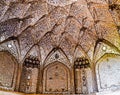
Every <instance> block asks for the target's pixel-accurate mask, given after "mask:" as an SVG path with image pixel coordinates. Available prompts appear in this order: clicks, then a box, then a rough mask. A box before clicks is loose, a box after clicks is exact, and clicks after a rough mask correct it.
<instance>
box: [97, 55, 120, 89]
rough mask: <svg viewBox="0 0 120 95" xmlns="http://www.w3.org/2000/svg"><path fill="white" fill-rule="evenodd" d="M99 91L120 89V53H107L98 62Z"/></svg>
mask: <svg viewBox="0 0 120 95" xmlns="http://www.w3.org/2000/svg"><path fill="white" fill-rule="evenodd" d="M96 76H97V84H98V90H99V91H106V90H118V89H120V55H115V54H105V55H104V56H103V57H102V58H101V59H100V60H99V61H98V62H97V64H96Z"/></svg>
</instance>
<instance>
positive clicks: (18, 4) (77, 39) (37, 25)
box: [0, 0, 120, 56]
mask: <svg viewBox="0 0 120 95" xmlns="http://www.w3.org/2000/svg"><path fill="white" fill-rule="evenodd" d="M59 1H60V0H59ZM66 1H67V0H66ZM68 1H69V0H68ZM73 1H74V0H71V3H69V4H66V5H64V6H60V5H59V3H58V4H57V5H53V4H50V3H48V0H47V1H46V0H0V37H1V38H2V37H3V36H4V39H2V40H1V43H2V42H3V41H4V40H7V39H9V38H10V37H15V38H17V40H18V41H19V45H20V52H21V53H26V52H28V51H29V49H30V48H31V47H32V46H34V45H36V44H37V45H39V46H40V47H42V48H43V49H44V51H45V52H46V54H48V53H49V52H50V51H51V50H52V49H53V48H55V47H60V48H61V49H62V50H63V51H64V52H65V54H66V55H68V56H73V55H74V51H75V49H76V46H81V48H82V49H83V50H84V52H85V53H86V54H88V55H89V53H90V52H92V53H93V52H94V50H93V48H94V47H95V44H96V41H97V40H98V39H105V40H107V41H109V42H110V43H112V44H113V45H114V46H116V47H117V48H118V49H120V48H119V45H120V39H119V31H118V26H120V14H119V11H118V9H117V8H114V9H110V5H112V4H113V3H115V4H116V5H119V3H120V1H119V0H118V1H116V2H114V1H107V0H77V1H75V2H73Z"/></svg>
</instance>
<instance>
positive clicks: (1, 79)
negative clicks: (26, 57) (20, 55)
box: [0, 51, 18, 90]
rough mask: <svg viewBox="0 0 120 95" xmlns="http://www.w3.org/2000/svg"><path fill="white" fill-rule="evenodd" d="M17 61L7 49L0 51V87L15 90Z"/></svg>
mask: <svg viewBox="0 0 120 95" xmlns="http://www.w3.org/2000/svg"><path fill="white" fill-rule="evenodd" d="M17 69H18V63H17V61H16V59H15V58H14V57H13V56H12V55H11V54H10V53H9V52H7V51H0V88H1V89H5V90H15V86H16V77H17Z"/></svg>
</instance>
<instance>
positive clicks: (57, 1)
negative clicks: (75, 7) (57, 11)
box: [46, 0, 77, 6]
mask: <svg viewBox="0 0 120 95" xmlns="http://www.w3.org/2000/svg"><path fill="white" fill-rule="evenodd" d="M46 1H47V3H49V4H51V5H54V6H66V5H69V4H72V3H73V2H75V1H77V0H46Z"/></svg>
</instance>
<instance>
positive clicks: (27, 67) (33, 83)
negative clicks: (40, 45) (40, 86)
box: [20, 55, 40, 93]
mask: <svg viewBox="0 0 120 95" xmlns="http://www.w3.org/2000/svg"><path fill="white" fill-rule="evenodd" d="M39 67H40V61H39V59H38V58H37V57H35V56H31V55H30V56H28V57H27V58H26V59H25V61H24V63H23V68H22V74H21V82H20V92H24V93H36V92H37V82H38V72H39Z"/></svg>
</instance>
